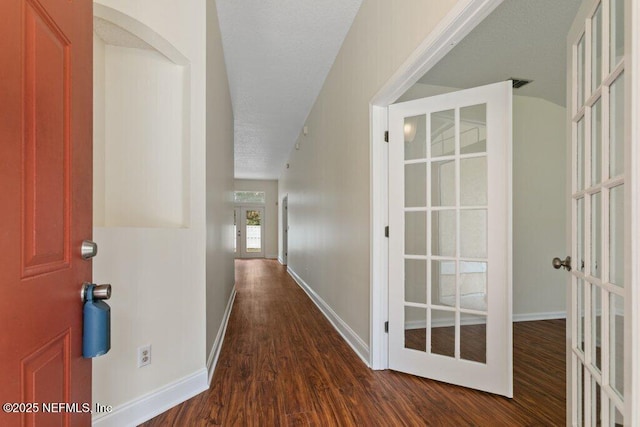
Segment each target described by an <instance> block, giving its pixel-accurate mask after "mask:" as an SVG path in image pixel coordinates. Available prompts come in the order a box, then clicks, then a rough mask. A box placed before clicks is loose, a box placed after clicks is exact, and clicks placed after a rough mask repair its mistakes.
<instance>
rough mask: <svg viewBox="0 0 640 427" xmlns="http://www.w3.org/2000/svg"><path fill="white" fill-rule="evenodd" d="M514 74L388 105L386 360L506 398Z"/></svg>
mask: <svg viewBox="0 0 640 427" xmlns="http://www.w3.org/2000/svg"><path fill="white" fill-rule="evenodd" d="M511 103H512V89H511V82H510V81H508V82H502V83H497V84H493V85H488V86H483V87H478V88H474V89H468V90H462V91H459V92H454V93H448V94H445V95H439V96H434V97H430V98H425V99H419V100H414V101H410V102H404V103H399V104H394V105H391V106H390V107H389V132H390V139H389V228H390V232H389V367H390V369H394V370H398V371H402V372H407V373H410V374H414V375H419V376H423V377H428V378H432V379H436V380H439V381H444V382H448V383H452V384H458V385H462V386H465V387H471V388H475V389H479V390H484V391H488V392H492V393H497V394H501V395H504V396H508V397H511V396H512V395H513V385H512V337H511V334H512V323H511V321H512V320H511V310H512V308H511V118H512V114H511Z"/></svg>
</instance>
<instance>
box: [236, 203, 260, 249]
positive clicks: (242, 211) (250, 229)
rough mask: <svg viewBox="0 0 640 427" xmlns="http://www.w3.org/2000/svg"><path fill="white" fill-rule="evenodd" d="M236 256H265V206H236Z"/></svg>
mask: <svg viewBox="0 0 640 427" xmlns="http://www.w3.org/2000/svg"><path fill="white" fill-rule="evenodd" d="M235 230H236V258H264V208H263V207H237V208H235Z"/></svg>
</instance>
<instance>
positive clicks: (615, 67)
mask: <svg viewBox="0 0 640 427" xmlns="http://www.w3.org/2000/svg"><path fill="white" fill-rule="evenodd" d="M613 2H614V0H603V1H601V2H598V3H597V4H596V5H594V9H593V11H592V13H590V14H589V15H588V17H587V19H586V21H585V31H584V33H582V34H581V35H580V36H579V37H578V39H577V41H576V43H575V44H574V45H573V61H572V63H573V69H572V73H573V78H572V81H573V91H572V94H573V95H572V101H573V102H572V107H573V109H572V114H573V118H572V132H571V134H572V159H574V160H573V164H574V168H575V173H573V174H572V175H573V178H572V196H573V197H572V223H573V224H577V225H578V227H582V230H579V229H577V230H574V232H573V233H572V251H573V254H572V258H573V260H574V269H573V270H572V279H571V282H572V289H571V298H572V305H573V307H574V310H573V319H572V336H573V337H574V338H573V340H572V355H571V358H572V364H571V369H572V376H571V377H572V381H573V384H572V387H571V389H572V396H571V399H572V408H573V413H572V417H573V420H572V424H573V425H583V423H584V425H586V426H591V425H596V424H597V423H598V422H599V421H601V422H602V425H614V424H615V423H616V422H620V421H622V420H620V419H619V418H618V417H620V415H621V414H624V401H623V397H622V396H621V395H619V394H618V392H617V391H616V390H615V389H614V388H613V387H612V385H611V379H612V378H611V376H612V375H614V376H615V375H616V372H615V371H616V369H615V367H614V369H613V373H612V366H615V363H616V360H613V361H612V360H610V354H611V351H610V350H611V346H612V345H614V346H615V345H616V344H617V343H616V342H615V340H614V341H612V340H611V338H612V337H611V336H610V328H612V326H611V320H610V319H611V317H610V316H611V314H612V313H611V312H610V309H611V301H615V300H616V297H615V296H616V295H617V296H618V297H619V298H620V299H622V301H623V302H624V298H625V293H626V290H625V289H626V288H627V287H628V285H627V287H621V286H618V285H616V284H613V283H611V280H610V279H611V270H610V267H611V265H610V259H611V258H610V250H611V248H610V244H611V239H610V237H611V236H610V231H611V227H610V220H611V218H610V216H609V214H610V201H611V192H612V189H614V188H616V187H618V186H621V185H623V184H624V171H622V173H620V174H618V175H617V176H610V167H609V166H610V160H611V159H610V156H609V154H610V142H611V141H610V135H611V133H610V125H611V123H610V117H611V113H610V112H611V108H612V106H611V87H612V85H613V84H614V83H616V82H620V83H622V82H623V80H622V78H623V77H622V78H620V77H621V76H623V72H624V67H625V64H624V56H623V57H622V59H621V60H620V61H619V62H618V63H614V64H610V58H611V55H610V46H611V44H610V34H611V26H610V24H611V22H612V21H611V16H612V15H611V14H610V12H611V6H612V3H613ZM623 21H624V18H623ZM618 25H620V23H619V22H618ZM598 27H599V28H598ZM594 39H596V40H595V43H594ZM594 44H595V47H594ZM598 57H599V60H598ZM598 62H599V64H598ZM581 64H584V65H582V66H581ZM598 65H599V67H598ZM594 69H595V72H596V76H594V75H593V73H594ZM598 74H600V75H601V76H602V78H601V79H600V78H598V77H599V75H598ZM619 78H620V80H618V79H619ZM623 93H624V91H623ZM584 98H586V99H584ZM623 105H624V103H623ZM616 113H617V114H620V113H621V112H620V111H617V112H616ZM594 114H600V123H601V126H600V127H599V128H598V127H597V124H598V121H597V120H596V121H595V123H594V119H597V118H596V117H594ZM622 114H624V112H622ZM625 126H626V124H625ZM594 131H595V132H600V136H599V139H596V138H597V137H598V135H596V134H594ZM598 140H599V142H600V144H594V142H596V141H598ZM618 143H619V142H618ZM594 148H595V150H596V153H594V152H593V150H594ZM597 150H599V153H598V152H597ZM598 154H599V157H598ZM592 159H593V162H592ZM598 160H599V162H598ZM623 169H624V168H623ZM598 175H599V176H598ZM620 188H624V187H620ZM598 205H599V206H598ZM598 208H599V212H597V210H598ZM594 212H595V214H596V215H595V216H594ZM598 216H599V219H598ZM592 221H596V222H595V224H596V225H598V226H599V228H600V230H596V229H594V227H593V225H592ZM598 233H599V236H600V238H599V239H598ZM594 234H595V236H594ZM598 240H599V241H598ZM597 246H599V248H598V247H597ZM616 255H617V256H624V255H623V254H616ZM598 262H599V263H600V266H598ZM598 294H599V300H598ZM598 301H599V307H598ZM616 314H617V313H616V312H615V311H614V313H613V315H614V317H613V319H614V322H615V319H616ZM598 322H599V325H598V324H597V323H598ZM598 326H599V330H600V334H599V336H598ZM613 327H615V324H614V326H613ZM583 339H584V342H583V341H582V340H583ZM598 341H599V342H600V344H601V346H600V348H601V351H600V355H599V357H598V353H597V343H598ZM617 351H618V350H617V349H616V354H617ZM614 382H615V379H614ZM618 387H619V385H618ZM598 396H599V397H600V402H597V401H596V399H597V397H598ZM598 404H599V405H600V411H599V413H598V411H597V408H598ZM616 412H617V413H618V414H616Z"/></svg>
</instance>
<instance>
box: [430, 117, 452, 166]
mask: <svg viewBox="0 0 640 427" xmlns="http://www.w3.org/2000/svg"><path fill="white" fill-rule="evenodd" d="M455 124H456V122H455V110H446V111H439V112H436V113H432V114H431V157H442V156H452V155H454V154H455V149H456V126H455Z"/></svg>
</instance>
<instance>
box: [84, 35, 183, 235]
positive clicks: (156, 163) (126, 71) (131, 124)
mask: <svg viewBox="0 0 640 427" xmlns="http://www.w3.org/2000/svg"><path fill="white" fill-rule="evenodd" d="M187 76H188V69H187V70H185V67H183V66H181V65H178V64H174V63H173V62H171V61H170V60H169V59H167V58H166V57H165V56H163V55H162V54H161V53H159V52H158V51H155V50H147V49H133V48H129V47H120V46H112V45H107V46H106V51H105V87H106V88H107V89H108V90H107V91H106V97H105V107H104V108H105V116H104V117H105V122H106V123H108V126H107V127H106V129H105V140H106V144H105V153H104V158H103V159H104V162H103V163H104V173H105V177H104V182H105V191H104V197H103V198H104V202H103V203H104V209H105V212H104V214H103V223H98V222H97V221H96V225H98V226H110V227H113V226H116V227H117V226H123V227H184V226H188V224H189V210H188V208H189V200H188V197H187V195H188V192H189V187H188V183H189V179H188V178H189V170H188V167H189V164H190V162H189V161H188V160H189V159H188V158H187V156H188V154H189V141H188V139H187V138H186V136H185V133H184V125H185V124H184V119H188V114H187V113H186V112H187V111H188V110H185V108H184V102H185V95H186V94H185V90H184V89H185V87H184V86H185V78H186V77H187Z"/></svg>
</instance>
